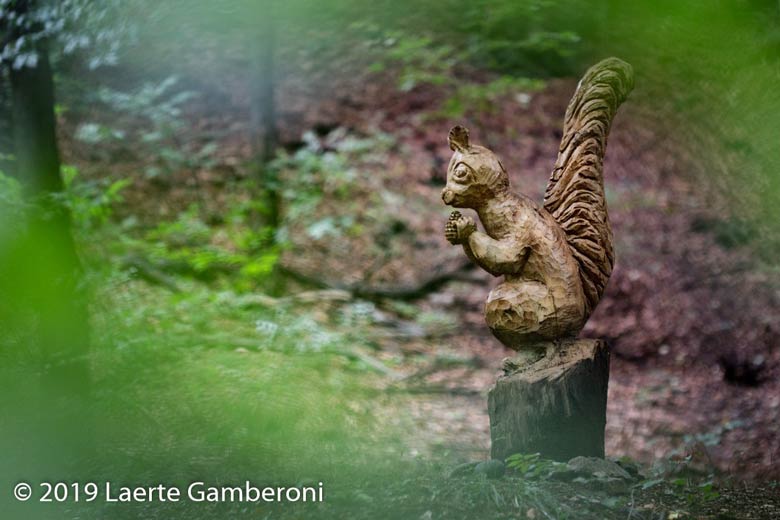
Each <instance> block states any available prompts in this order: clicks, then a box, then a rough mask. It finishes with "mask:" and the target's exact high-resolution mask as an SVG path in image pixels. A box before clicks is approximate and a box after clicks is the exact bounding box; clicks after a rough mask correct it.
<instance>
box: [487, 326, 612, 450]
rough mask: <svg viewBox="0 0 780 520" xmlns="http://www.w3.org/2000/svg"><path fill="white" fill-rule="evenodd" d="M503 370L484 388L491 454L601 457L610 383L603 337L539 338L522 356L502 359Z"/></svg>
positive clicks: (606, 351)
mask: <svg viewBox="0 0 780 520" xmlns="http://www.w3.org/2000/svg"><path fill="white" fill-rule="evenodd" d="M533 352H538V355H534V354H533ZM540 357H541V359H540ZM504 371H505V375H503V376H501V377H499V379H498V380H497V381H496V384H495V385H494V386H493V388H491V389H490V392H489V393H488V411H489V414H490V438H491V450H490V451H491V457H492V458H494V459H499V460H503V459H505V458H506V457H508V456H509V455H513V454H515V453H540V454H541V455H542V457H544V458H548V459H553V460H559V461H568V460H569V459H572V458H574V457H577V456H580V455H582V456H586V457H602V458H603V457H604V427H605V425H606V422H607V385H608V383H609V348H608V347H607V345H606V343H605V342H604V341H602V340H597V339H576V340H561V341H556V342H549V343H542V344H539V345H537V346H536V347H535V348H534V349H530V350H527V351H526V352H525V361H523V360H520V361H519V362H518V360H516V359H506V360H505V361H504Z"/></svg>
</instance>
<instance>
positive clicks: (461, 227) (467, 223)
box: [444, 211, 477, 244]
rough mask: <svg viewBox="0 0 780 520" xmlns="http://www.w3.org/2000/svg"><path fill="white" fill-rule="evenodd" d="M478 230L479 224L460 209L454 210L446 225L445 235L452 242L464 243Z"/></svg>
mask: <svg viewBox="0 0 780 520" xmlns="http://www.w3.org/2000/svg"><path fill="white" fill-rule="evenodd" d="M476 230H477V224H476V223H475V222H474V219H473V218H471V217H464V216H462V215H461V214H460V212H459V211H453V212H452V213H451V214H450V219H449V220H448V221H447V225H446V226H445V227H444V237H445V238H446V239H447V241H449V243H450V244H462V243H464V242H466V240H468V238H469V236H470V235H471V234H472V233H473V232H474V231H476Z"/></svg>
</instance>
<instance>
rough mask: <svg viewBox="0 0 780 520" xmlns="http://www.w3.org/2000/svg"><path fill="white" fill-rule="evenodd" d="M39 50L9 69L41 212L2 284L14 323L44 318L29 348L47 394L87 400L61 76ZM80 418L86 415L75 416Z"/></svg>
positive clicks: (21, 151) (6, 260) (18, 141)
mask: <svg viewBox="0 0 780 520" xmlns="http://www.w3.org/2000/svg"><path fill="white" fill-rule="evenodd" d="M36 51H37V55H38V60H37V63H36V65H35V66H34V67H29V66H27V67H24V68H22V69H18V70H15V69H13V68H11V70H10V71H9V80H10V85H11V104H12V110H11V112H12V128H13V133H14V152H15V157H16V168H15V169H16V177H18V179H19V181H20V183H21V184H22V186H23V189H24V192H25V195H26V197H25V198H26V199H27V200H28V201H30V202H33V203H34V205H33V208H34V209H32V210H30V211H29V212H28V220H27V222H26V224H27V226H26V228H25V229H23V230H21V231H20V236H19V237H18V239H15V240H14V241H13V242H12V244H11V245H10V246H9V247H6V248H5V249H6V250H5V251H3V254H2V255H1V256H2V258H0V260H2V264H4V265H3V266H2V268H3V270H4V271H5V272H4V273H3V274H4V275H5V276H4V280H2V284H0V289H2V290H3V291H2V292H4V293H10V295H11V296H12V297H13V298H14V300H13V301H14V302H15V307H16V309H17V310H16V314H15V315H14V317H12V320H13V321H15V322H16V323H12V325H14V326H21V325H20V323H19V322H20V321H21V320H22V319H24V315H25V314H29V315H31V316H34V317H35V319H36V320H37V321H36V323H37V325H36V326H35V330H34V331H33V333H32V337H31V338H30V340H29V342H30V345H29V351H30V352H34V354H33V355H34V356H40V358H39V359H36V358H33V360H31V361H33V362H34V363H35V364H40V365H41V366H40V367H39V369H38V371H39V373H42V374H43V379H42V382H43V387H44V388H43V389H44V391H45V393H44V396H47V395H48V396H50V397H51V398H52V399H53V400H54V399H59V398H73V400H74V401H76V402H80V403H84V398H86V397H87V396H88V393H89V387H90V385H89V364H88V359H87V352H88V336H89V335H88V325H87V310H86V301H85V297H84V295H83V291H82V290H81V289H80V286H81V274H82V273H81V266H80V262H79V259H78V256H77V254H76V249H75V245H74V242H73V238H72V236H71V229H70V216H69V213H68V211H67V209H66V208H65V207H64V206H63V205H62V204H61V203H60V202H59V201H56V200H55V199H54V198H53V197H52V194H55V193H57V192H61V191H62V189H63V183H62V179H61V177H60V158H59V151H58V147H57V136H56V120H55V114H54V80H53V76H52V70H51V66H50V63H49V57H48V52H47V48H46V44H45V43H43V42H42V43H40V44H39V45H38V48H37V49H36ZM9 321H10V320H9ZM44 398H45V397H44ZM53 402H54V401H52V403H53ZM46 404H49V405H51V403H45V404H44V407H45V405H46ZM74 419H77V420H78V421H82V420H83V419H84V417H82V416H79V417H76V418H74V417H69V418H68V419H67V420H68V421H70V422H71V423H73V422H74ZM71 425H73V424H71ZM80 426H85V425H80Z"/></svg>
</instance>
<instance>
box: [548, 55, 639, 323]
mask: <svg viewBox="0 0 780 520" xmlns="http://www.w3.org/2000/svg"><path fill="white" fill-rule="evenodd" d="M633 87H634V75H633V70H632V69H631V65H629V64H628V63H626V62H624V61H621V60H619V59H617V58H608V59H606V60H604V61H601V62H599V63H597V64H596V65H594V66H593V67H591V68H590V69H589V70H588V72H586V73H585V76H584V77H583V78H582V80H581V81H580V84H579V85H578V87H577V91H576V92H575V93H574V97H573V98H572V100H571V102H570V103H569V107H568V108H567V110H566V119H565V122H564V127H563V138H562V139H561V146H560V148H559V150H558V159H557V160H556V161H555V168H554V169H553V172H552V175H551V176H550V181H549V183H548V184H547V190H546V191H545V194H544V207H545V209H546V210H547V211H549V212H550V213H551V214H552V216H553V217H554V218H555V220H556V221H557V222H558V224H560V226H561V227H562V228H563V230H564V231H565V233H566V240H567V241H568V242H569V245H570V246H571V248H572V252H573V253H574V257H575V258H576V259H577V262H578V263H579V265H580V278H581V279H582V287H583V290H584V292H585V299H586V300H587V309H586V310H587V313H588V314H590V312H591V311H592V310H593V308H594V307H595V306H596V304H597V303H598V302H599V299H600V298H601V295H602V293H603V292H604V288H605V287H606V285H607V281H608V280H609V275H610V274H611V273H612V264H613V262H614V252H613V249H612V230H611V229H610V227H609V218H608V216H607V202H606V200H605V197H604V152H605V151H606V148H607V135H608V134H609V127H610V124H611V123H612V118H613V117H614V115H615V112H617V109H618V107H619V106H620V104H621V103H622V102H623V101H624V100H625V99H626V97H627V96H628V94H629V93H630V92H631V89H633Z"/></svg>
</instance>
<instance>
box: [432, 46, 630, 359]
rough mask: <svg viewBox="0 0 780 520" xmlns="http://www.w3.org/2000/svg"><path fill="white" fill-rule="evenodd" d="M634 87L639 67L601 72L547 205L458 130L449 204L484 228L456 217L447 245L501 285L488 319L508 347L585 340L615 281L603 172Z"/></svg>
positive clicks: (592, 81) (572, 117) (582, 100)
mask: <svg viewBox="0 0 780 520" xmlns="http://www.w3.org/2000/svg"><path fill="white" fill-rule="evenodd" d="M632 88H633V71H632V69H631V66H630V65H629V64H627V63H625V62H623V61H621V60H619V59H617V58H609V59H606V60H604V61H602V62H600V63H598V64H596V65H595V66H593V67H591V68H590V69H589V70H588V71H587V73H586V74H585V76H584V77H583V78H582V80H581V81H580V84H579V85H578V87H577V91H576V92H575V94H574V97H573V98H572V100H571V102H570V103H569V107H568V109H567V110H566V118H565V122H564V129H563V130H564V131H563V138H562V140H561V145H560V148H559V150H558V159H557V161H556V162H555V167H554V168H553V172H552V175H551V177H550V180H549V183H548V184H547V190H546V191H545V195H544V205H543V207H540V206H539V205H538V204H536V203H535V202H534V201H532V200H531V199H529V198H528V197H526V196H524V195H520V194H515V193H513V192H511V191H510V189H509V177H508V175H507V173H506V170H504V167H503V165H502V164H501V162H500V161H499V160H498V157H496V155H495V154H494V153H493V152H491V151H490V150H488V149H487V148H484V147H482V146H477V145H473V144H470V143H469V134H468V131H467V130H466V129H465V128H463V127H461V126H456V127H455V128H453V129H452V130H450V133H449V137H448V141H449V145H450V148H451V149H452V150H453V152H454V153H453V155H452V159H451V160H450V164H449V167H448V169H447V185H446V187H445V188H444V191H443V192H442V199H443V200H444V203H445V204H447V205H449V206H453V207H456V208H471V209H474V210H476V212H477V214H478V215H479V219H480V221H481V222H482V225H483V226H484V228H485V232H484V233H482V232H480V231H477V227H476V224H475V222H474V220H473V219H472V218H470V217H465V216H462V215H461V214H460V213H459V212H458V211H454V212H452V215H451V216H450V219H449V221H448V222H447V225H446V228H445V236H446V238H447V240H448V241H449V242H450V243H452V244H462V245H463V249H464V251H465V253H466V255H467V256H468V257H469V258H470V259H471V260H472V261H473V262H475V263H476V264H477V265H479V266H480V267H482V268H483V269H485V270H486V271H488V272H489V273H490V274H492V275H493V276H501V275H503V276H504V277H505V279H504V282H503V283H501V284H500V285H498V286H497V287H496V288H495V289H493V290H492V291H491V292H490V295H489V296H488V299H487V303H486V305H485V319H486V321H487V323H488V326H489V327H490V330H491V331H492V332H493V334H494V335H495V336H496V337H497V338H498V339H499V340H500V341H501V342H502V343H503V344H504V345H506V346H507V347H510V348H512V349H515V350H520V349H523V348H524V347H526V346H531V345H533V344H535V343H538V342H541V341H550V340H555V339H562V338H570V337H574V336H576V335H577V334H578V333H579V332H580V331H581V330H582V328H583V327H584V326H585V322H586V321H587V320H588V317H589V316H590V314H591V312H592V311H593V309H594V308H595V307H596V305H597V304H598V302H599V299H600V298H601V295H602V294H603V292H604V288H605V287H606V285H607V281H608V280H609V276H610V274H611V273H612V265H613V262H614V253H613V250H612V231H611V229H610V226H609V218H608V216H607V203H606V200H605V197H604V178H603V163H604V152H605V150H606V147H607V135H608V134H609V128H610V124H611V122H612V118H613V117H614V115H615V112H616V111H617V109H618V107H619V106H620V104H621V103H622V102H623V101H624V100H625V99H626V97H627V96H628V94H629V92H631V89H632Z"/></svg>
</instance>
